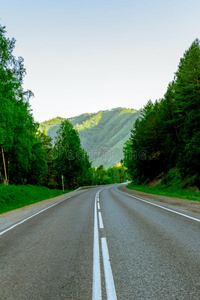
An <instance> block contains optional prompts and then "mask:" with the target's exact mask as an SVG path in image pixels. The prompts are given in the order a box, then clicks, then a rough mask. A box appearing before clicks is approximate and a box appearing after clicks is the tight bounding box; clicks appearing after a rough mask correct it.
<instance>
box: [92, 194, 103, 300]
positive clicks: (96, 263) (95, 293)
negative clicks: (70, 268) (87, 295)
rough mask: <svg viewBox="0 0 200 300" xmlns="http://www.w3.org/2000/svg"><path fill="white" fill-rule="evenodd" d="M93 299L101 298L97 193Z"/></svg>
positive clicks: (98, 299)
mask: <svg viewBox="0 0 200 300" xmlns="http://www.w3.org/2000/svg"><path fill="white" fill-rule="evenodd" d="M92 299H93V300H100V299H101V273H100V254H99V229H98V220H97V194H96V196H95V201H94V245H93V290H92Z"/></svg>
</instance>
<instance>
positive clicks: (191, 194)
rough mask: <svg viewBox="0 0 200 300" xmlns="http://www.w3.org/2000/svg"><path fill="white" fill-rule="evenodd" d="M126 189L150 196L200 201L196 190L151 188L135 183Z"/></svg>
mask: <svg viewBox="0 0 200 300" xmlns="http://www.w3.org/2000/svg"><path fill="white" fill-rule="evenodd" d="M126 187H127V188H129V189H130V190H136V191H140V192H144V193H149V194H155V195H162V196H167V197H175V198H181V199H187V200H194V201H200V193H199V192H197V191H195V190H192V189H183V188H176V187H165V186H163V185H161V186H159V185H157V186H154V187H149V186H146V185H145V184H141V185H135V184H133V183H130V184H129V185H127V186H126Z"/></svg>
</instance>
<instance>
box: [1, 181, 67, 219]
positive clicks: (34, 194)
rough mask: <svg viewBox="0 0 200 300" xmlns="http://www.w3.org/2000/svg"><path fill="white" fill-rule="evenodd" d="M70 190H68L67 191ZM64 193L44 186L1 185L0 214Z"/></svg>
mask: <svg viewBox="0 0 200 300" xmlns="http://www.w3.org/2000/svg"><path fill="white" fill-rule="evenodd" d="M67 192H69V191H68V190H66V191H65V193H67ZM62 194H63V191H61V190H50V189H48V188H46V187H42V186H33V185H22V186H15V185H8V186H5V185H3V184H1V185H0V214H2V213H4V212H7V211H10V210H13V209H16V208H20V207H23V206H25V205H30V204H33V203H36V202H39V201H42V200H45V199H49V198H53V197H56V196H60V195H62Z"/></svg>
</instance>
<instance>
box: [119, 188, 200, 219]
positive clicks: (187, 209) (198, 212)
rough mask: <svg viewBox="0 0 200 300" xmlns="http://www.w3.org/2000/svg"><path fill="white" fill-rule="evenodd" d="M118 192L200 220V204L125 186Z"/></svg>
mask: <svg viewBox="0 0 200 300" xmlns="http://www.w3.org/2000/svg"><path fill="white" fill-rule="evenodd" d="M118 190H119V191H122V192H124V193H126V194H129V195H132V196H135V197H139V198H143V199H145V200H147V201H150V202H153V203H155V204H157V205H162V206H165V207H167V208H170V209H174V210H177V211H180V212H182V213H190V215H192V216H194V217H197V218H200V202H197V201H192V200H186V199H180V198H175V197H166V196H161V195H154V194H148V193H144V192H140V191H135V190H130V189H128V188H127V187H126V186H124V185H123V186H119V187H118Z"/></svg>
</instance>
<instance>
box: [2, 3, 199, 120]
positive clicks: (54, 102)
mask: <svg viewBox="0 0 200 300" xmlns="http://www.w3.org/2000/svg"><path fill="white" fill-rule="evenodd" d="M199 16H200V1H199V0H196V1H195V0H194V1H193V0H189V1H188V0H166V1H165V0H6V1H3V0H0V24H1V25H3V26H6V31H7V33H6V37H9V38H12V37H14V38H15V39H16V45H15V50H14V55H15V56H16V57H18V56H22V57H23V58H24V65H25V68H26V72H27V74H26V76H25V78H24V89H25V90H26V89H30V90H31V91H32V92H33V93H34V97H33V98H31V99H30V105H31V109H32V113H33V116H34V119H35V121H37V122H42V121H45V120H49V119H51V118H54V117H57V116H59V117H63V118H69V117H74V116H77V115H80V114H82V113H93V112H97V111H99V110H107V109H112V108H115V107H126V108H134V109H141V108H143V107H144V105H145V104H146V103H147V102H148V100H152V101H153V102H155V100H159V99H161V98H162V97H163V96H164V94H165V92H166V90H167V86H168V84H169V83H170V82H171V81H172V80H173V78H174V74H175V72H176V71H177V69H178V64H179V61H180V58H181V57H183V54H184V52H185V51H186V50H187V49H188V48H189V47H190V45H191V44H192V42H193V41H194V40H195V39H196V38H200V17H199Z"/></svg>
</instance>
